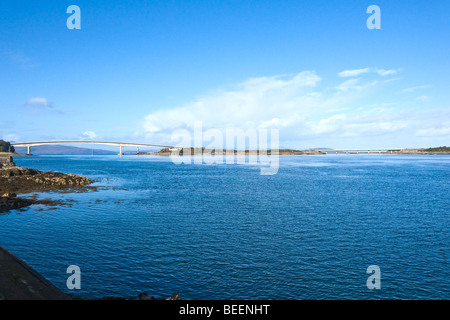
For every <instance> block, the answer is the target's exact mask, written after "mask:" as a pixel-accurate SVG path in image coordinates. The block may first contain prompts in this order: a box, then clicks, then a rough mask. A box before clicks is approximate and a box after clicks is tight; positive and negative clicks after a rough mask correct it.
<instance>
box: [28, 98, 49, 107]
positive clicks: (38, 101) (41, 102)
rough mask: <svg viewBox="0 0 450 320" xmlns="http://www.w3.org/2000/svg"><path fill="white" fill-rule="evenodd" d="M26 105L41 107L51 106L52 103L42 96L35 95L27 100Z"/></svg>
mask: <svg viewBox="0 0 450 320" xmlns="http://www.w3.org/2000/svg"><path fill="white" fill-rule="evenodd" d="M26 105H28V106H40V107H51V106H52V104H51V103H50V102H49V101H48V100H47V99H46V98H42V97H34V98H30V99H28V100H27V102H26Z"/></svg>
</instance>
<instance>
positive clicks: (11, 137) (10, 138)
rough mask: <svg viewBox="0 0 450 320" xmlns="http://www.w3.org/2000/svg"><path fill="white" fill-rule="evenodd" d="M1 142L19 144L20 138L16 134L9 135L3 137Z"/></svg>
mask: <svg viewBox="0 0 450 320" xmlns="http://www.w3.org/2000/svg"><path fill="white" fill-rule="evenodd" d="M2 140H5V141H9V142H19V141H20V137H19V136H18V135H17V134H14V133H10V134H5V135H3V136H2Z"/></svg>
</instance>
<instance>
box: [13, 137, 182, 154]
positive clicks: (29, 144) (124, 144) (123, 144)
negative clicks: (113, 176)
mask: <svg viewBox="0 0 450 320" xmlns="http://www.w3.org/2000/svg"><path fill="white" fill-rule="evenodd" d="M72 143H80V144H103V145H109V146H116V147H119V155H123V152H122V147H136V148H137V152H138V153H139V147H156V148H174V147H173V146H163V145H158V144H146V143H132V142H110V141H86V140H81V141H78V140H75V141H36V142H17V143H11V145H12V146H14V147H26V148H27V155H31V147H36V146H43V145H48V144H72Z"/></svg>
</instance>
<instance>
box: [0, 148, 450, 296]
mask: <svg viewBox="0 0 450 320" xmlns="http://www.w3.org/2000/svg"><path fill="white" fill-rule="evenodd" d="M14 160H15V162H16V165H18V166H23V167H29V168H35V169H38V170H45V171H46V170H53V171H59V172H63V173H75V174H81V175H84V176H87V177H89V178H92V179H95V180H97V182H96V183H95V184H94V185H95V186H98V187H99V189H98V191H90V192H85V193H79V192H74V193H46V194H38V197H39V198H50V199H62V200H65V201H67V202H68V205H63V206H59V207H53V208H52V210H48V209H49V208H48V207H45V206H41V205H33V206H31V207H28V208H27V209H25V210H22V211H19V210H17V211H11V212H8V213H5V214H1V215H0V244H1V245H2V246H4V247H5V248H7V249H8V250H10V251H11V252H12V253H14V254H15V255H17V256H18V257H20V258H21V259H22V260H24V261H25V262H27V263H28V264H29V265H30V266H32V267H33V268H34V269H35V270H36V271H38V272H39V273H40V274H42V275H43V276H44V277H45V278H47V279H48V280H50V281H51V282H52V283H53V284H54V285H55V286H56V287H58V288H60V289H61V290H62V291H64V292H66V293H70V294H72V295H73V296H76V297H82V298H100V297H104V296H122V297H129V296H137V295H138V294H139V293H141V292H146V293H147V294H149V295H152V296H155V297H161V296H162V297H168V296H171V295H172V294H174V293H179V294H180V297H181V299H184V300H191V299H213V300H216V299H276V300H278V299H288V300H291V299H449V298H450V264H449V252H450V250H449V249H450V246H449V240H450V239H449V231H450V215H449V214H450V156H446V155H407V156H399V155H373V154H370V155H324V156H280V160H279V161H280V164H279V170H278V173H277V174H275V175H261V174H260V168H259V167H258V166H257V165H250V164H239V165H238V164H212V165H211V164H208V165H207V164H174V163H173V162H172V161H171V158H170V157H157V156H122V157H119V156H37V157H20V158H15V159H14ZM70 265H77V266H79V268H80V270H81V289H80V290H76V289H74V290H69V289H68V288H67V286H66V281H67V278H68V277H69V276H70V275H71V274H68V273H67V272H66V271H67V268H68V266H70ZM374 265H375V266H378V267H379V269H380V275H381V278H380V289H369V288H368V286H367V280H368V278H369V277H370V276H371V274H370V273H367V268H368V267H369V266H374Z"/></svg>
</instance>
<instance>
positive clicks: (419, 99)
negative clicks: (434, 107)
mask: <svg viewBox="0 0 450 320" xmlns="http://www.w3.org/2000/svg"><path fill="white" fill-rule="evenodd" d="M428 99H430V97H429V96H419V97H417V98H416V100H418V101H427V100H428Z"/></svg>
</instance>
